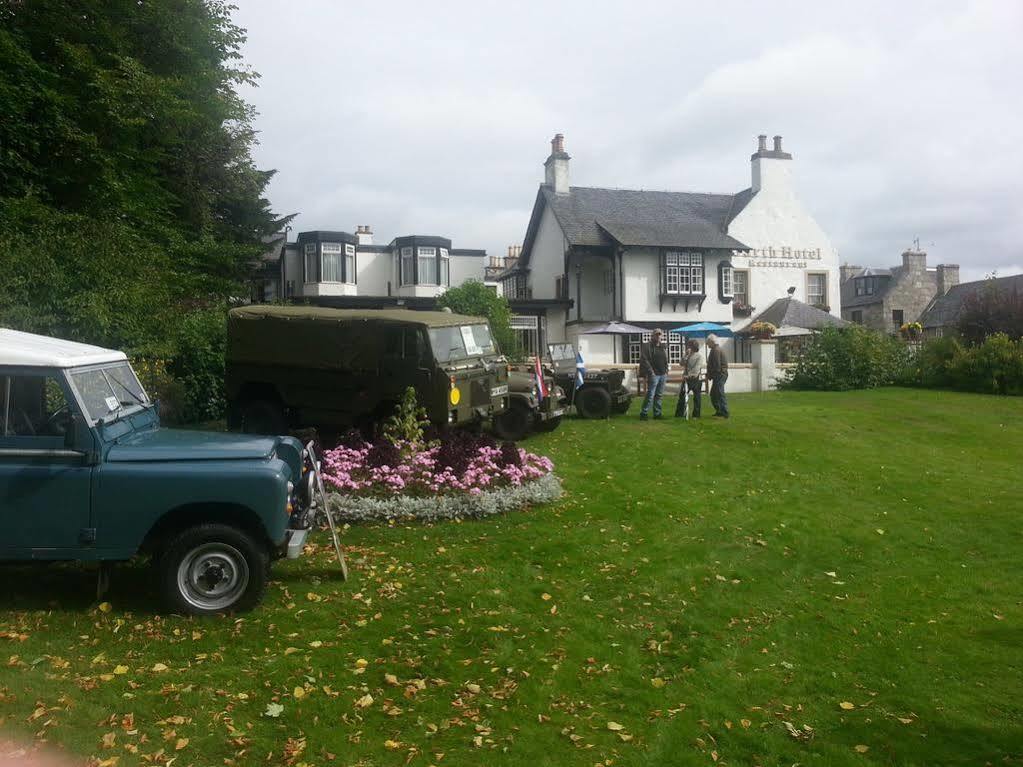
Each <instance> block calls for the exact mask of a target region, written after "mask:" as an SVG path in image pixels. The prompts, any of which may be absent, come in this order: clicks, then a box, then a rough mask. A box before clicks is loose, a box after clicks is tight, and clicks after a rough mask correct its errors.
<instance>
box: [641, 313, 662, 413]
mask: <svg viewBox="0 0 1023 767" xmlns="http://www.w3.org/2000/svg"><path fill="white" fill-rule="evenodd" d="M663 337H664V333H663V332H662V331H661V330H659V329H658V330H655V331H654V332H653V333H651V334H650V343H649V344H647V345H646V347H645V348H644V349H643V355H642V357H641V358H640V372H641V373H642V374H643V376H645V377H646V381H647V386H646V399H645V400H643V407H642V408H640V411H639V420H641V421H645V420H646V419H647V413H648V412H649V411H650V404H651V403H653V406H654V418H662V417H663V416H662V415H661V397H662V396H663V395H664V385H665V384H666V383H667V382H668V352H667V350H666V349H665V348H664V345H663V344H662V343H661V339H662V338H663Z"/></svg>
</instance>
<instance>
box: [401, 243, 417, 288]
mask: <svg viewBox="0 0 1023 767" xmlns="http://www.w3.org/2000/svg"><path fill="white" fill-rule="evenodd" d="M401 284H402V285H415V284H416V262H415V259H413V258H412V248H402V249H401Z"/></svg>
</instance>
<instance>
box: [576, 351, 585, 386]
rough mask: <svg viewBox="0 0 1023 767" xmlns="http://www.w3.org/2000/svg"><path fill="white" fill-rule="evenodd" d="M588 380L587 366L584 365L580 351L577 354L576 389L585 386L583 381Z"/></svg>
mask: <svg viewBox="0 0 1023 767" xmlns="http://www.w3.org/2000/svg"><path fill="white" fill-rule="evenodd" d="M585 378H586V365H584V364H583V355H581V354H580V353H579V352H578V351H576V353H575V388H577V389H578V388H579V387H580V386H582V385H583V379H585Z"/></svg>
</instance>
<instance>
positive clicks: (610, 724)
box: [607, 722, 625, 732]
mask: <svg viewBox="0 0 1023 767" xmlns="http://www.w3.org/2000/svg"><path fill="white" fill-rule="evenodd" d="M607 729H609V730H611V732H620V731H621V730H624V729H625V725H624V724H618V722H608V723H607Z"/></svg>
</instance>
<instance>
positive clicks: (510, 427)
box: [494, 400, 534, 442]
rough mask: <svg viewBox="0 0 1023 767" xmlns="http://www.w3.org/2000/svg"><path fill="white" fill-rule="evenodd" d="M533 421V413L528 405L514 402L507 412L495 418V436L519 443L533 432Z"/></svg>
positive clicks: (517, 401)
mask: <svg viewBox="0 0 1023 767" xmlns="http://www.w3.org/2000/svg"><path fill="white" fill-rule="evenodd" d="M533 420H534V419H533V411H532V410H530V408H529V407H528V406H527V405H526V404H524V403H523V402H520V401H519V400H512V401H511V404H510V405H509V406H508V409H507V410H505V411H504V412H503V413H499V414H498V415H496V416H494V434H496V435H497V436H498V437H500V438H501V439H509V440H511V441H512V442H517V441H518V440H520V439H522V438H523V437H525V436H526V435H527V434H529V432H531V431H532V430H533Z"/></svg>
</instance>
